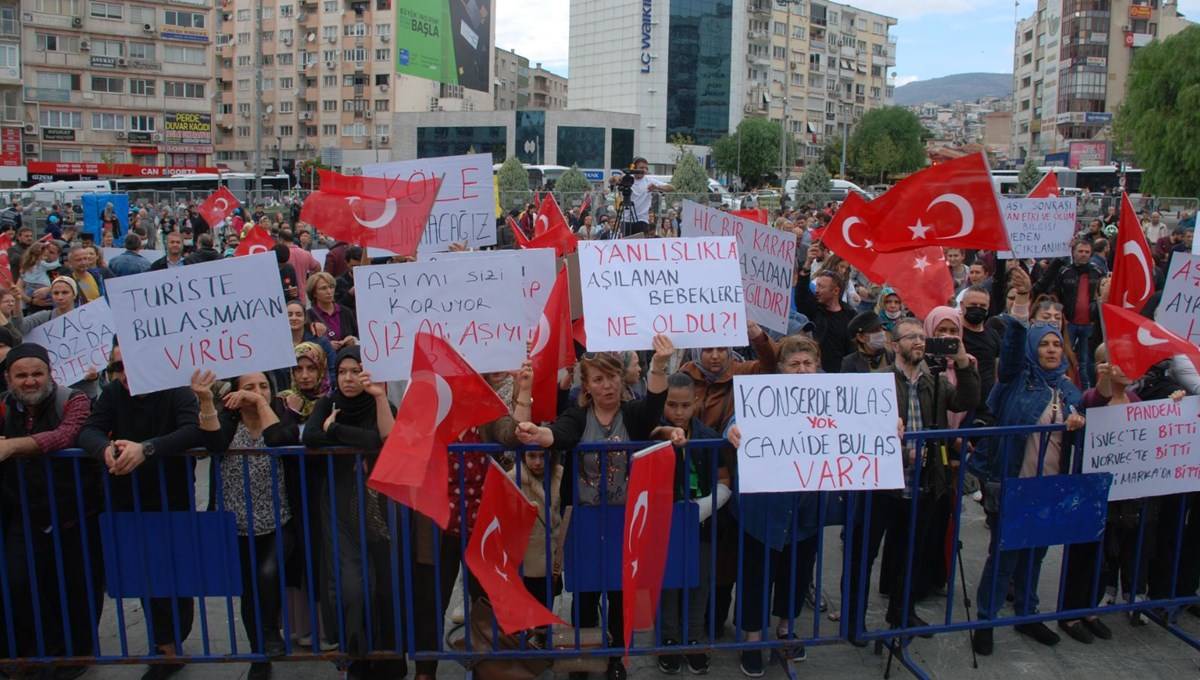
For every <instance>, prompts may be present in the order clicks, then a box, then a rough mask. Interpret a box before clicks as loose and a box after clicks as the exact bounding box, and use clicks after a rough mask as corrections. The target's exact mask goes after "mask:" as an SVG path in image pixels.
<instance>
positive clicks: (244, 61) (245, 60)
mask: <svg viewBox="0 0 1200 680" xmlns="http://www.w3.org/2000/svg"><path fill="white" fill-rule="evenodd" d="M237 65H238V66H253V64H252V63H251V62H250V55H249V54H239V55H238V58H237Z"/></svg>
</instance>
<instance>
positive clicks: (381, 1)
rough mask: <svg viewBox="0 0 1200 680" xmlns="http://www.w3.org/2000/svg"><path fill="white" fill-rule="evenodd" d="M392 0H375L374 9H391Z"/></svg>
mask: <svg viewBox="0 0 1200 680" xmlns="http://www.w3.org/2000/svg"><path fill="white" fill-rule="evenodd" d="M391 8H392V0H375V9H391Z"/></svg>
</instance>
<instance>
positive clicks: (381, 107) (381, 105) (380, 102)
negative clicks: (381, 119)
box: [375, 99, 390, 111]
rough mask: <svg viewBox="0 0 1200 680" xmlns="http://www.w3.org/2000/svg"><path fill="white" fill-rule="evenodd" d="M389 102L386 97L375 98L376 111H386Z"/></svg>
mask: <svg viewBox="0 0 1200 680" xmlns="http://www.w3.org/2000/svg"><path fill="white" fill-rule="evenodd" d="M389 102H390V100H388V99H376V100H375V110H376V111H387V110H388V104H389Z"/></svg>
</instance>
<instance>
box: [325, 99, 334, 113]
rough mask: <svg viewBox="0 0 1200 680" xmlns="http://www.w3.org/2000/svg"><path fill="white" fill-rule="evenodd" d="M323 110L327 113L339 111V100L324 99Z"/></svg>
mask: <svg viewBox="0 0 1200 680" xmlns="http://www.w3.org/2000/svg"><path fill="white" fill-rule="evenodd" d="M321 110H322V111H327V112H328V111H337V110H338V108H337V100H336V99H322V100H321Z"/></svg>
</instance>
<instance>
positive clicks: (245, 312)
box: [107, 253, 296, 394]
mask: <svg viewBox="0 0 1200 680" xmlns="http://www.w3.org/2000/svg"><path fill="white" fill-rule="evenodd" d="M107 285H108V297H109V304H110V305H111V306H112V314H113V318H114V319H115V321H116V330H117V337H118V338H119V339H120V341H121V353H122V355H123V356H124V357H125V373H126V376H127V377H128V378H129V390H130V392H132V393H133V394H145V393H147V392H155V391H157V390H163V389H167V388H171V387H179V386H182V385H187V384H189V383H190V382H191V378H192V372H193V371H195V370H196V369H200V370H209V371H213V372H215V373H216V374H217V377H218V378H231V377H234V376H238V375H242V374H243V373H250V372H254V371H270V370H273V369H276V368H286V367H288V366H294V365H295V363H296V359H295V355H294V354H293V352H292V331H291V328H289V327H288V321H287V304H286V303H285V301H284V297H283V285H282V284H281V283H280V281H279V267H278V265H277V264H276V262H275V254H274V253H261V254H259V255H247V256H245V257H233V258H228V259H224V260H216V261H213V262H205V263H203V264H194V265H189V266H187V267H178V268H173V269H166V270H163V271H156V272H146V273H144V274H136V275H134V276H121V277H118V278H115V279H109V281H108V282H107Z"/></svg>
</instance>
